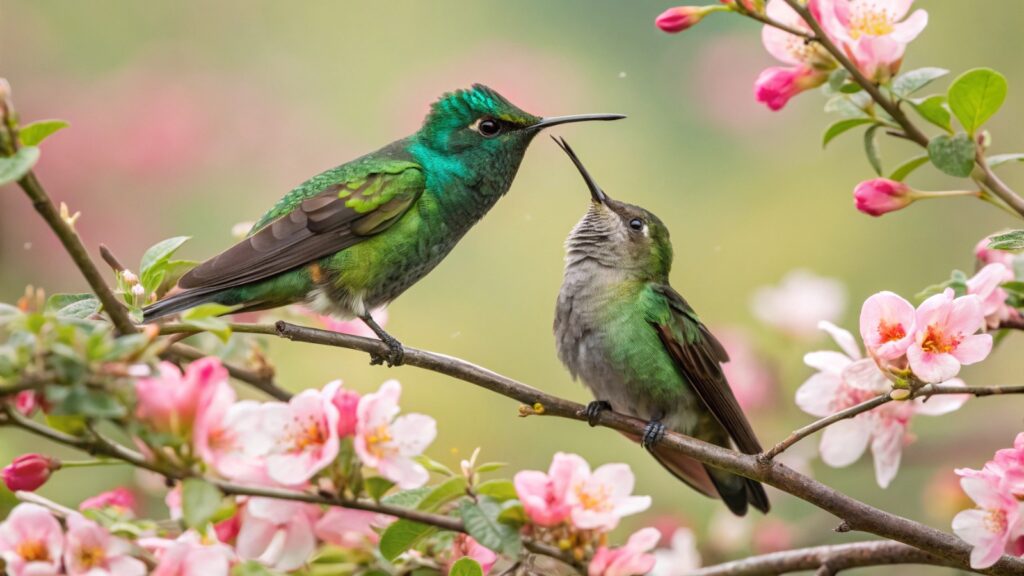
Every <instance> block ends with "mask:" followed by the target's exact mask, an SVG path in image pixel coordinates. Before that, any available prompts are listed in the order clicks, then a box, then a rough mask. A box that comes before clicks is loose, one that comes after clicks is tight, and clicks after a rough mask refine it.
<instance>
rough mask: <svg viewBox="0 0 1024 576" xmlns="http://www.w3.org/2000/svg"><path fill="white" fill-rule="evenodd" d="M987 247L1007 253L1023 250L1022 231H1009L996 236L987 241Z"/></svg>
mask: <svg viewBox="0 0 1024 576" xmlns="http://www.w3.org/2000/svg"><path fill="white" fill-rule="evenodd" d="M988 247H989V248H992V249H994V250H1006V251H1008V252H1016V251H1018V250H1024V230H1011V231H1010V232H1004V233H1003V234H996V235H995V236H993V237H991V238H989V239H988Z"/></svg>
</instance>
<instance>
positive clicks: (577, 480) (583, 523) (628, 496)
mask: <svg viewBox="0 0 1024 576" xmlns="http://www.w3.org/2000/svg"><path fill="white" fill-rule="evenodd" d="M574 472H575V473H574V474H573V477H572V483H571V485H570V486H569V491H568V493H567V494H566V503H568V504H569V507H570V512H569V517H570V520H571V521H572V525H573V526H575V527H576V528H579V529H581V530H599V531H611V530H613V529H615V527H616V526H618V525H619V520H620V519H622V518H623V517H624V516H629V515H631V514H636V513H638V512H643V511H644V510H647V509H648V508H650V507H651V497H650V496H633V486H634V484H635V483H636V478H635V477H634V476H633V471H632V470H631V469H630V468H629V465H628V464H605V465H603V466H599V467H598V468H597V469H596V470H594V471H593V473H591V472H590V466H589V465H587V463H586V462H585V461H584V462H583V466H581V467H578V468H576V469H575V470H574ZM655 542H657V540H655Z"/></svg>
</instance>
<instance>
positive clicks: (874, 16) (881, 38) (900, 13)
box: [819, 0, 928, 82]
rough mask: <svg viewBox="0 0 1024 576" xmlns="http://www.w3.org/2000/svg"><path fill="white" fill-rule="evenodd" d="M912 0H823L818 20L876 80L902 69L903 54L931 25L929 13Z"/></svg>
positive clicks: (887, 77)
mask: <svg viewBox="0 0 1024 576" xmlns="http://www.w3.org/2000/svg"><path fill="white" fill-rule="evenodd" d="M913 3H914V2H913V0H820V2H819V9H820V17H819V20H820V22H821V24H822V27H823V28H824V29H825V32H826V33H827V34H828V35H829V37H830V38H832V39H833V40H834V41H835V42H836V43H837V44H839V45H840V47H841V48H842V49H843V50H844V51H845V52H846V53H847V55H848V56H849V57H850V59H851V60H853V63H854V64H855V65H856V66H857V68H858V69H859V70H860V71H861V72H862V73H863V74H864V75H865V76H867V77H868V79H870V80H874V81H876V82H885V81H887V80H889V78H891V77H892V76H893V75H895V74H896V72H898V71H899V68H900V64H901V63H902V62H903V54H904V52H905V51H906V48H907V45H908V44H910V42H912V41H913V40H914V39H915V38H917V36H918V35H919V34H921V32H922V31H924V29H925V27H926V26H927V25H928V13H927V12H925V11H924V10H915V11H914V13H913V14H910V16H909V17H907V13H908V12H910V7H911V5H912V4H913Z"/></svg>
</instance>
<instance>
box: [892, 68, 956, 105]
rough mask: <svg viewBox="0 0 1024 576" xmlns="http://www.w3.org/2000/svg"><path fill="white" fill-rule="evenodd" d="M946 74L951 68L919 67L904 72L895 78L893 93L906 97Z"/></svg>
mask: <svg viewBox="0 0 1024 576" xmlns="http://www.w3.org/2000/svg"><path fill="white" fill-rule="evenodd" d="M946 74H949V70H946V69H944V68H918V69H917V70H911V71H909V72H904V73H903V74H900V75H899V76H897V77H896V79H895V80H893V82H892V91H893V94H896V95H897V96H899V97H900V98H905V97H907V96H910V95H911V94H913V93H914V92H917V91H918V90H920V89H921V88H924V87H925V86H927V85H928V84H931V83H932V82H933V81H935V80H937V79H939V78H942V77H943V76H945V75H946Z"/></svg>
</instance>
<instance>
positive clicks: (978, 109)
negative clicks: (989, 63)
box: [948, 68, 1007, 134]
mask: <svg viewBox="0 0 1024 576" xmlns="http://www.w3.org/2000/svg"><path fill="white" fill-rule="evenodd" d="M1006 92H1007V86H1006V77H1005V76H1003V75H1002V74H1000V73H999V72H996V71H995V70H992V69H991V68H975V69H974V70H968V71H967V72H964V73H963V74H962V75H961V76H960V77H959V78H957V79H956V80H954V81H953V84H952V85H951V86H950V87H949V93H948V96H949V107H950V109H951V110H953V114H956V117H957V120H960V124H962V125H963V127H964V130H967V133H968V134H974V132H975V131H976V130H977V129H978V128H980V127H981V126H982V125H983V124H985V122H986V121H988V119H989V118H991V117H992V115H993V114H995V113H996V112H997V111H998V110H999V107H1000V106H1002V105H1003V101H1005V100H1006Z"/></svg>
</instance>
